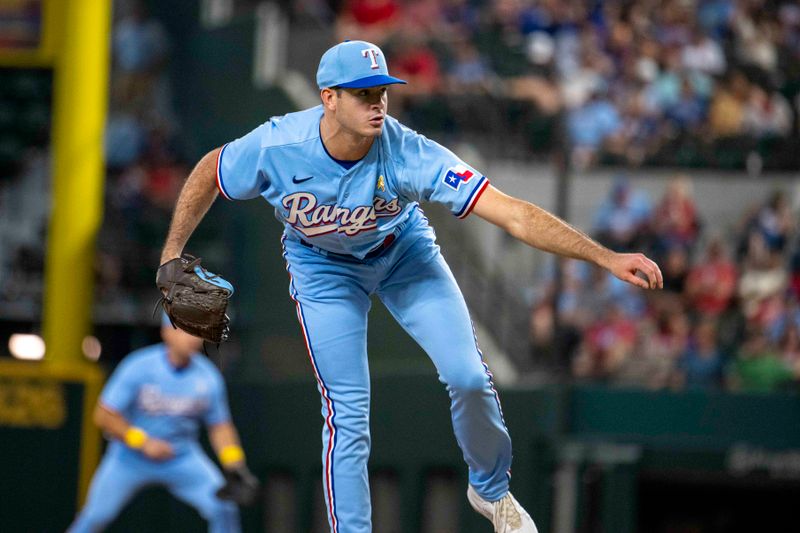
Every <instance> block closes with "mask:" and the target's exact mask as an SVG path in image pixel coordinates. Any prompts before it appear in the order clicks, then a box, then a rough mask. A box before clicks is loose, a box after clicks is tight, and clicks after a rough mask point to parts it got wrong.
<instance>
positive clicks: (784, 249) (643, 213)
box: [530, 176, 800, 391]
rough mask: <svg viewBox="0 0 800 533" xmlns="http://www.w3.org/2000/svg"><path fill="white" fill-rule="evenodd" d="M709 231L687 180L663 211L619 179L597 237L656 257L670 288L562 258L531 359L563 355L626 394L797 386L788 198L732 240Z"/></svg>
mask: <svg viewBox="0 0 800 533" xmlns="http://www.w3.org/2000/svg"><path fill="white" fill-rule="evenodd" d="M703 227H704V223H703V219H702V213H699V212H698V211H697V208H696V205H695V201H694V199H693V195H692V182H691V180H690V179H689V178H688V177H686V176H677V177H675V178H673V179H672V180H671V182H670V183H669V186H668V187H667V188H666V190H665V193H664V195H663V196H662V198H660V200H659V201H658V202H657V204H656V205H655V206H654V205H652V203H651V201H650V199H649V198H648V196H647V195H646V194H645V193H644V191H642V190H639V189H637V188H636V187H635V186H633V185H632V184H631V182H629V181H627V180H626V179H623V178H621V179H619V180H618V181H617V182H616V183H615V184H614V186H613V187H612V188H611V190H610V192H609V195H608V197H607V198H606V199H605V201H604V202H603V203H602V204H601V205H600V206H599V208H598V210H597V212H596V214H595V218H594V226H593V230H592V231H593V234H594V236H595V237H596V238H597V239H598V240H599V241H600V242H602V243H604V244H605V245H607V246H609V247H610V248H612V249H614V250H617V251H644V252H646V253H648V255H649V256H651V257H652V258H654V259H655V260H656V261H657V262H658V264H659V265H660V266H661V269H662V272H663V275H664V290H663V291H641V290H639V289H637V288H635V287H633V286H631V285H628V284H626V283H623V282H621V281H619V280H617V279H616V278H614V277H613V276H611V275H610V274H607V273H606V272H605V271H603V270H600V269H598V268H592V267H591V266H590V265H589V264H587V263H583V262H579V261H574V260H565V261H562V262H561V263H560V264H559V267H560V268H558V269H555V268H552V269H550V271H549V272H548V273H547V275H546V276H545V279H544V280H542V282H541V284H540V289H541V291H540V292H539V293H538V296H537V298H536V300H535V303H534V305H533V309H532V313H531V320H530V341H531V348H532V352H531V355H532V357H534V358H547V354H550V353H556V354H558V355H557V357H558V358H559V360H558V361H557V363H558V364H560V365H561V366H562V368H566V369H568V370H569V372H570V373H571V374H572V376H574V377H575V378H577V379H579V380H588V381H598V382H605V383H609V384H614V385H620V386H642V387H648V388H652V389H661V388H682V387H726V388H729V389H733V390H751V391H772V390H779V389H782V388H787V387H796V386H797V385H798V384H799V383H800V304H799V303H798V302H800V242H798V241H799V239H798V232H797V214H796V213H794V212H792V208H791V207H790V203H789V201H788V199H787V197H786V195H785V194H784V193H783V192H781V191H776V192H774V193H773V194H772V195H771V196H770V197H769V198H768V200H766V201H765V202H763V203H762V204H760V205H756V206H753V207H752V208H751V209H748V210H746V211H745V212H744V213H743V214H742V219H741V222H740V224H739V226H738V227H737V228H736V229H735V231H733V232H732V233H731V234H730V235H727V234H726V235H722V234H719V233H714V232H711V231H705V232H704V231H703ZM557 273H558V274H557ZM557 282H558V283H557Z"/></svg>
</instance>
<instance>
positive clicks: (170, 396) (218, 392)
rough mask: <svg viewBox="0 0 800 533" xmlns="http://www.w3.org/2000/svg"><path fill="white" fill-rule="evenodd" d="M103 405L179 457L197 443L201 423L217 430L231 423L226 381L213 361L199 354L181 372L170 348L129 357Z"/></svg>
mask: <svg viewBox="0 0 800 533" xmlns="http://www.w3.org/2000/svg"><path fill="white" fill-rule="evenodd" d="M100 401H101V403H102V404H103V405H105V406H107V407H109V408H111V409H113V410H115V411H117V412H119V413H121V414H122V415H123V416H124V417H125V418H126V419H127V420H128V422H130V423H131V424H133V425H134V426H137V427H140V428H142V429H143V430H145V431H146V432H147V433H148V434H149V435H151V436H153V437H156V438H159V439H164V440H166V441H169V442H170V444H172V446H173V448H174V450H175V453H177V454H179V453H182V452H184V451H186V450H187V449H188V446H189V445H190V444H191V443H193V442H195V441H197V433H198V428H199V424H200V422H201V421H202V422H204V423H205V424H206V425H214V424H219V423H222V422H227V421H229V420H230V411H229V409H228V399H227V394H226V390H225V382H224V380H223V379H222V375H221V374H220V373H219V371H218V370H217V368H216V367H215V366H214V365H213V364H212V363H211V361H209V360H208V359H206V358H205V357H204V356H202V355H200V354H195V355H194V356H193V357H192V359H191V362H190V363H189V364H188V365H187V366H186V367H184V368H182V369H176V368H175V367H173V366H172V364H170V362H169V360H168V359H167V347H166V345H164V344H155V345H152V346H147V347H145V348H142V349H140V350H137V351H135V352H133V353H131V354H130V355H128V356H127V357H126V358H125V359H124V360H123V361H122V363H120V364H119V366H118V367H117V369H116V370H115V371H114V373H113V374H112V375H111V378H110V379H109V380H108V383H106V386H105V388H104V389H103V393H102V394H101V396H100ZM110 446H111V447H113V448H117V449H116V450H115V451H116V452H117V453H124V452H123V450H128V448H127V447H126V446H125V445H124V444H123V443H121V442H118V441H116V440H115V441H112V443H111V444H110Z"/></svg>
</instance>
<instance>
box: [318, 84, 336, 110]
mask: <svg viewBox="0 0 800 533" xmlns="http://www.w3.org/2000/svg"><path fill="white" fill-rule="evenodd" d="M336 92H337V91H336V89H331V88H329V87H326V88H324V89H322V90H321V91H320V92H319V97H320V99H321V100H322V106H323V107H324V108H325V109H330V110H331V111H335V110H336Z"/></svg>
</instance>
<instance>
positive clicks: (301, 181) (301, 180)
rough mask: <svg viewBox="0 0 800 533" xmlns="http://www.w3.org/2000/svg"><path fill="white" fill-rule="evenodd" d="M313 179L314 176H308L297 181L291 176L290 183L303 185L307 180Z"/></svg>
mask: <svg viewBox="0 0 800 533" xmlns="http://www.w3.org/2000/svg"><path fill="white" fill-rule="evenodd" d="M313 178H314V176H309V177H307V178H300V179H298V178H297V176H292V183H303V182H304V181H308V180H310V179H313Z"/></svg>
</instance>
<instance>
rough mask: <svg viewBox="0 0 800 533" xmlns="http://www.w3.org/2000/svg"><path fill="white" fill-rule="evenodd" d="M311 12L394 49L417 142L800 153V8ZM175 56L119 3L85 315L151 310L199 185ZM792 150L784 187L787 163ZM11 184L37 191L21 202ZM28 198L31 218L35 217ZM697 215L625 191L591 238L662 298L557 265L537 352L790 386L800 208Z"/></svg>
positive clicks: (15, 289)
mask: <svg viewBox="0 0 800 533" xmlns="http://www.w3.org/2000/svg"><path fill="white" fill-rule="evenodd" d="M320 6H325V7H326V9H328V11H326V12H322V14H320V15H319V16H329V17H330V18H331V19H332V20H334V21H335V27H336V32H337V35H338V38H346V37H352V36H358V37H360V38H364V39H367V40H371V41H373V42H376V43H378V44H380V45H382V46H383V47H384V48H385V50H386V51H387V55H388V56H389V59H390V62H391V68H392V71H393V74H395V75H397V76H399V77H402V78H405V79H407V80H409V82H410V83H409V85H408V86H405V87H397V88H396V89H394V90H393V91H394V92H393V94H392V106H393V107H392V109H393V113H395V114H399V115H401V117H402V118H403V119H404V120H409V121H411V123H412V125H415V126H417V127H419V128H420V129H421V130H422V131H424V132H429V131H440V132H441V131H444V132H445V133H448V132H449V133H450V134H455V132H463V131H466V132H469V131H471V130H474V131H479V132H482V133H483V134H484V136H485V137H484V138H485V139H486V138H494V139H495V142H499V143H501V144H502V143H506V141H507V140H508V139H513V138H519V137H524V138H527V139H529V140H530V141H531V142H540V144H537V145H536V146H535V148H537V149H545V148H547V149H548V150H549V149H552V148H553V146H554V145H556V144H558V143H561V142H563V141H564V138H563V137H559V136H558V132H559V131H560V132H561V134H563V135H565V136H568V142H565V144H566V145H567V146H570V147H571V151H570V156H571V158H572V160H573V162H574V163H575V164H576V165H578V166H581V167H588V166H591V165H593V164H596V163H598V162H602V161H604V160H606V159H608V158H612V160H613V158H615V157H616V158H617V160H618V162H623V163H625V164H639V163H647V162H651V161H654V160H657V158H658V157H659V154H660V153H663V152H664V151H666V152H669V153H670V154H672V156H673V157H677V158H681V157H684V156H685V155H686V154H687V153H689V152H693V153H706V152H705V150H706V148H707V147H708V146H712V145H713V146H717V147H719V146H728V147H729V148H730V149H731V151H732V152H733V153H735V154H738V156H737V157H741V156H742V154H744V155H748V154H750V155H751V156H753V157H748V158H747V159H748V160H747V163H748V164H750V165H756V166H760V165H761V164H764V162H762V161H759V159H758V158H759V157H760V154H762V152H761V151H760V150H762V149H766V147H771V149H774V150H779V149H780V147H781V146H785V145H783V144H781V142H784V141H785V142H790V143H791V142H792V139H795V140H796V139H797V136H798V124H797V122H798V121H797V116H798V109H797V106H798V104H800V99H798V98H797V93H798V91H800V6H798V5H797V4H796V3H795V2H780V1H762V0H736V1H734V0H695V1H692V0H666V1H655V0H652V1H651V0H636V1H630V2H622V1H618V2H617V1H608V2H584V1H573V0H559V1H551V0H541V1H538V0H493V1H486V2H476V1H470V0H409V1H404V2H400V1H399V0H347V1H345V2H344V3H342V4H331V3H328V2H322V3H315V2H314V0H303V1H297V2H293V3H292V8H293V9H294V10H295V11H302V10H306V11H314V10H318V11H319V10H320ZM331 6H332V8H331ZM325 13H328V15H325ZM170 50H171V48H170V42H169V39H168V36H167V34H166V31H165V30H164V28H163V26H162V25H161V23H160V22H159V21H158V20H157V19H154V18H153V17H151V16H149V15H148V14H147V11H146V10H145V8H144V4H143V3H141V2H138V1H136V0H118V1H116V2H115V9H114V27H113V41H112V58H113V64H112V72H111V91H110V106H109V115H108V123H107V132H106V161H107V166H108V172H107V180H106V189H105V220H104V223H103V226H102V228H101V232H100V235H99V240H98V246H97V269H96V272H97V285H96V287H97V295H96V299H97V301H98V302H99V303H101V304H102V303H109V304H112V307H115V308H116V309H119V308H120V306H122V307H125V306H128V307H131V306H136V305H138V303H139V300H142V298H141V297H140V296H141V295H142V294H148V295H150V294H152V291H153V279H152V277H153V274H152V272H153V265H155V264H157V263H158V259H159V249H160V246H161V244H162V239H163V237H164V235H166V230H167V227H168V224H169V218H170V213H171V210H172V206H173V204H174V201H175V199H176V197H177V194H178V192H179V189H180V187H181V184H182V182H183V180H184V178H185V177H186V175H187V174H188V172H189V170H190V167H189V164H188V163H187V161H185V160H184V158H183V157H182V154H184V153H186V150H185V149H184V147H182V146H181V134H180V123H179V120H178V118H177V113H176V112H175V110H174V108H173V100H172V95H171V94H170V80H169V69H168V68H167V67H168V65H169V59H170ZM559 124H560V125H561V126H559ZM559 128H560V129H559ZM489 142H491V139H490V141H489ZM789 146H791V145H789ZM531 147H532V146H529V147H528V148H531ZM714 153H716V154H718V152H714ZM776 154H777V155H776ZM496 155H498V156H502V155H504V154H503V152H502V151H501V152H499V153H498V154H496ZM791 155H792V158H791V162H792V164H793V165H794V166H793V168H794V169H795V170H796V169H797V166H798V165H797V151H795V152H794V153H793V154H791ZM687 157H688V156H687ZM715 157H716V156H715ZM772 157H773V159H780V154H779V153H778V152H772ZM682 162H683V163H690V162H691V158H689V159H687V160H685V161H682ZM711 163H712V164H717V165H721V164H722V165H724V164H725V162H724V161H720V160H716V161H711ZM23 167H24V168H23V169H22V170H21V171H20V176H19V179H17V180H16V181H15V182H9V184H7V185H5V186H4V187H3V188H2V189H0V201H3V200H2V199H3V198H6V200H4V202H5V204H4V205H6V206H7V207H8V208H7V209H6V208H4V210H3V213H5V218H7V219H8V220H9V221H11V220H12V219H13V221H14V224H15V225H12V223H11V222H9V223H8V224H5V225H4V226H3V227H6V228H7V230H8V231H7V233H8V236H6V237H4V242H6V243H7V244H9V246H7V250H6V252H5V256H2V257H0V259H2V263H3V269H4V270H3V272H4V273H5V274H4V276H3V280H2V281H3V282H2V283H0V298H2V300H3V301H4V302H9V301H12V300H15V299H16V300H20V301H21V300H23V299H25V298H28V297H30V296H31V293H35V297H36V298H39V299H40V298H41V283H42V269H43V255H44V242H45V240H44V238H43V234H44V232H45V229H46V228H45V225H46V216H47V213H46V210H47V205H46V203H45V202H41V201H40V200H39V199H41V198H44V197H46V195H47V190H46V188H47V184H48V173H47V160H46V155H45V154H43V153H42V152H41V151H38V152H35V153H34V154H33V156H31V157H29V158H28V161H27V164H26V165H24V166H23ZM14 183H16V184H17V185H19V186H20V187H26V188H27V189H30V191H29V192H28V193H26V194H20V192H21V191H22V189H21V188H19V187H17V188H14V187H15V186H14ZM12 198H16V199H18V200H16V201H15V202H11V199H12ZM32 199H33V200H37V205H38V206H39V207H38V208H36V207H35V206H30V205H28V204H27V203H26V202H28V201H29V200H32ZM12 208H14V209H12ZM742 208H743V207H742ZM742 208H739V209H742ZM37 209H38V210H37ZM702 215H703V214H702V213H699V212H698V210H697V208H696V204H695V201H694V198H693V195H692V182H691V179H690V178H688V177H685V176H679V177H676V178H675V179H674V180H672V181H671V182H670V184H669V186H668V187H667V188H666V192H665V193H664V196H663V197H662V198H660V199H659V200H658V201H657V202H655V203H654V202H653V201H652V199H650V198H649V197H648V196H647V195H646V194H645V192H644V191H642V190H639V189H638V188H637V187H636V186H635V185H634V184H632V182H630V181H626V180H624V179H620V180H618V181H617V182H616V183H615V184H614V186H613V187H612V188H611V190H610V191H609V195H608V197H607V198H606V199H604V200H603V201H602V202H601V203H600V205H599V206H598V209H597V213H596V216H595V220H594V227H593V228H592V229H591V232H592V234H593V235H594V236H595V237H596V238H597V239H598V240H600V241H601V242H603V243H604V244H606V245H607V246H609V247H611V248H613V249H615V250H637V251H638V250H641V251H645V252H647V253H648V254H649V255H651V256H652V257H653V258H654V259H656V261H658V263H659V264H660V265H661V266H662V270H663V272H664V277H665V290H664V291H659V292H647V293H645V292H642V291H637V290H635V289H634V290H632V288H631V287H630V286H628V285H626V284H623V283H622V282H620V281H618V280H616V279H614V278H610V277H608V276H607V275H605V274H603V273H602V272H601V271H599V270H596V269H593V268H591V267H590V266H589V265H587V264H585V263H580V262H575V261H569V260H567V261H562V262H560V263H559V264H558V265H554V268H551V269H549V270H548V272H547V273H546V275H544V277H543V279H542V280H541V282H540V283H538V284H537V296H536V298H535V301H534V303H533V306H532V312H531V319H530V344H531V347H532V354H533V355H532V357H543V354H550V353H553V354H557V355H556V358H557V359H558V364H559V365H560V367H561V368H563V369H567V370H568V371H569V373H571V374H572V375H573V376H574V377H576V378H577V379H581V380H592V381H602V382H607V383H612V384H619V385H637V386H646V387H652V388H668V387H694V386H701V387H707V386H713V387H721V386H724V387H729V388H738V389H743V390H775V389H779V388H782V387H789V386H794V385H795V384H796V383H797V382H798V379H800V333H799V331H800V304H798V300H799V298H800V243H799V242H798V240H799V239H798V233H797V231H796V220H797V213H793V212H792V208H791V206H790V202H788V201H787V198H786V196H785V195H784V194H783V193H781V192H776V193H775V194H774V195H773V196H772V197H771V198H770V199H769V201H767V202H765V203H764V204H763V205H757V206H753V207H752V208H751V209H747V210H746V211H745V212H743V213H742V217H741V223H740V226H739V227H738V228H737V229H736V230H735V231H734V232H732V233H731V234H728V233H726V234H715V233H714V232H713V231H709V230H708V229H707V228H706V225H705V224H704V222H703V218H702ZM5 218H3V220H5ZM12 230H13V231H12ZM12 233H13V235H14V239H16V240H14V241H13V242H12V241H11V240H10V235H12ZM198 238H202V234H200V235H198ZM556 266H557V268H555V267H556ZM26 287H27V289H26ZM26 291H28V292H26ZM145 300H146V302H147V305H152V298H146V299H145ZM137 312H138V311H137ZM123 315H124V313H123Z"/></svg>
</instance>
